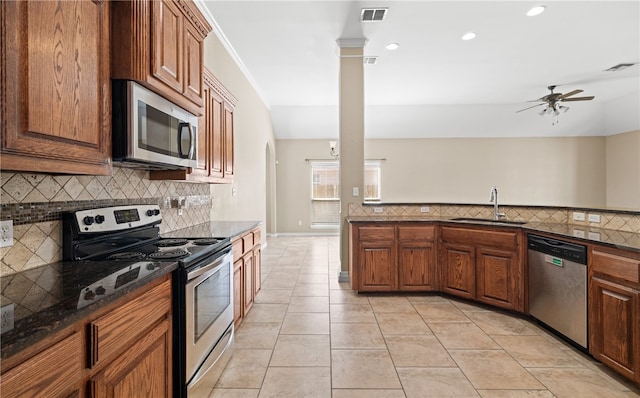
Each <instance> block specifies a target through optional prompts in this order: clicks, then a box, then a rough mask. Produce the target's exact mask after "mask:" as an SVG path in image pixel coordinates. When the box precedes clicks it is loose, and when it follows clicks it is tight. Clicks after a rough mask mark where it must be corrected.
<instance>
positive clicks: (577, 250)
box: [528, 234, 587, 265]
mask: <svg viewBox="0 0 640 398" xmlns="http://www.w3.org/2000/svg"><path fill="white" fill-rule="evenodd" d="M528 246H529V250H535V251H537V252H542V253H545V254H550V255H552V256H557V257H560V258H562V259H564V260H571V261H573V262H576V263H580V264H585V265H586V264H587V247H586V246H583V245H578V244H575V243H569V242H564V241H561V240H556V239H551V238H547V237H544V236H538V235H532V234H529V238H528Z"/></svg>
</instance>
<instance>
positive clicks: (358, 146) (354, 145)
mask: <svg viewBox="0 0 640 398" xmlns="http://www.w3.org/2000/svg"><path fill="white" fill-rule="evenodd" d="M337 42H338V46H339V47H340V83H339V84H340V90H339V91H340V105H339V114H340V145H339V150H340V211H341V215H340V216H341V217H340V263H341V273H340V277H341V278H340V279H341V280H345V279H346V275H348V270H349V224H348V223H347V216H348V214H349V204H351V203H362V202H363V195H364V65H363V62H362V56H363V54H364V46H365V44H366V42H367V39H364V38H358V39H338V41H337ZM356 189H357V191H358V192H357V196H355V195H354V193H355V192H354V191H355V190H356Z"/></svg>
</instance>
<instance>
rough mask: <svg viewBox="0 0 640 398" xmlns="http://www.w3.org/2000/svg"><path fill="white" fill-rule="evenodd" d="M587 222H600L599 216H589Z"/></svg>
mask: <svg viewBox="0 0 640 398" xmlns="http://www.w3.org/2000/svg"><path fill="white" fill-rule="evenodd" d="M589 222H595V223H599V222H600V214H589Z"/></svg>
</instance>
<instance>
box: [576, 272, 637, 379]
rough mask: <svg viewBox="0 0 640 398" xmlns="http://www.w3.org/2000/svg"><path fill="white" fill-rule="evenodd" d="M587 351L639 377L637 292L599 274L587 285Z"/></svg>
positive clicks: (614, 366) (627, 373)
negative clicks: (588, 337) (588, 338)
mask: <svg viewBox="0 0 640 398" xmlns="http://www.w3.org/2000/svg"><path fill="white" fill-rule="evenodd" d="M589 290H590V296H589V336H590V347H589V348H590V352H591V354H592V355H593V356H594V357H595V358H596V359H598V360H599V361H601V362H602V363H604V364H606V365H607V366H610V367H611V368H613V369H614V370H616V371H617V372H619V373H621V374H622V375H624V376H626V377H628V378H630V379H632V380H635V381H640V292H639V291H637V290H634V289H631V288H628V287H625V286H622V285H619V284H617V283H612V282H608V281H605V280H603V279H600V278H591V283H590V286H589Z"/></svg>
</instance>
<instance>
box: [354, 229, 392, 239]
mask: <svg viewBox="0 0 640 398" xmlns="http://www.w3.org/2000/svg"><path fill="white" fill-rule="evenodd" d="M358 235H359V238H358V239H359V240H394V238H395V227H358Z"/></svg>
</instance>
